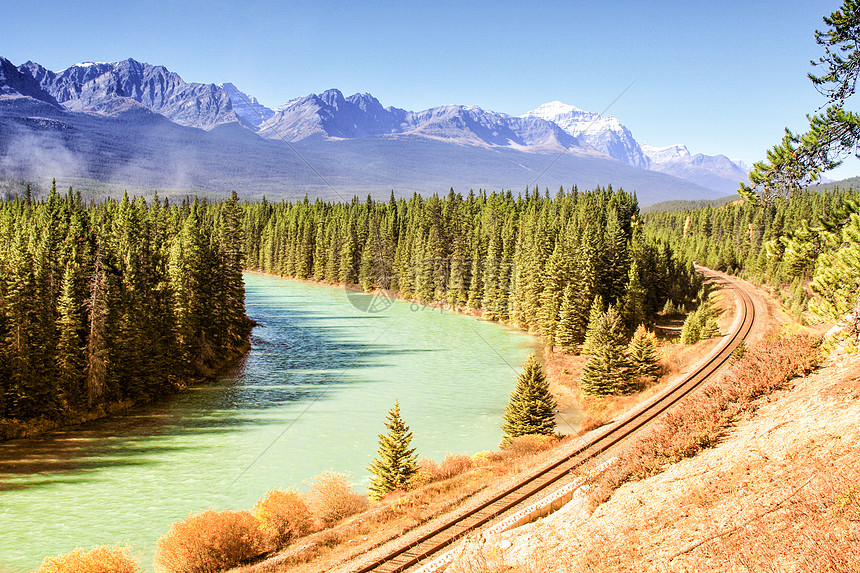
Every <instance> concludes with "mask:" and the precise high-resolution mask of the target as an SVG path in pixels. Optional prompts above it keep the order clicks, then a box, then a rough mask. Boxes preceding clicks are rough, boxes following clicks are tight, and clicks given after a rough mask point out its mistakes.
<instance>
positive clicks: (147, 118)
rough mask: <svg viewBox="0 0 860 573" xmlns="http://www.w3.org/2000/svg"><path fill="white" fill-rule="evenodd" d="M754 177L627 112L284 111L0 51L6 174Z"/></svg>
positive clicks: (345, 182)
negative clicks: (662, 135) (627, 121)
mask: <svg viewBox="0 0 860 573" xmlns="http://www.w3.org/2000/svg"><path fill="white" fill-rule="evenodd" d="M747 171H748V169H747V168H746V166H744V165H743V164H740V163H738V162H733V161H731V160H730V159H728V158H727V157H725V156H722V155H718V156H706V155H702V154H697V155H692V154H690V152H689V151H688V150H687V148H686V147H685V146H683V145H676V146H669V147H652V146H650V145H648V144H647V143H641V144H640V143H639V142H638V141H637V140H636V139H635V138H634V137H633V135H632V134H631V132H630V130H629V129H627V128H626V127H625V126H624V125H623V124H621V123H620V122H619V121H618V120H617V119H616V118H614V117H612V116H601V115H599V114H597V113H594V112H588V111H584V110H581V109H578V108H576V107H574V106H571V105H566V104H563V103H561V102H550V103H547V104H544V105H541V106H540V107H538V108H537V109H535V110H533V111H530V112H528V113H526V114H524V115H522V116H520V117H515V116H511V115H507V114H503V113H498V112H494V111H489V110H484V109H482V108H480V107H476V106H465V105H446V106H440V107H434V108H431V109H427V110H423V111H417V112H415V111H408V110H405V109H400V108H396V107H383V106H382V104H381V103H380V102H379V100H377V99H376V98H375V97H373V96H372V95H370V94H367V93H365V94H354V95H351V96H348V97H345V96H344V95H343V94H342V93H341V92H340V91H338V90H336V89H330V90H327V91H324V92H322V93H319V94H310V95H307V96H304V97H299V98H295V99H292V100H289V101H287V102H286V103H285V104H283V105H282V106H280V107H278V108H276V109H270V108H268V107H266V106H264V105H262V104H261V103H260V102H259V101H257V99H256V98H254V97H252V96H250V95H248V94H246V93H244V92H242V91H240V90H239V89H238V88H237V87H236V86H234V85H233V84H231V83H224V84H218V85H216V84H201V83H187V82H185V81H184V80H183V79H182V78H181V77H180V76H179V75H178V74H176V73H174V72H171V71H169V70H168V69H166V68H165V67H164V66H153V65H150V64H146V63H141V62H138V61H135V60H133V59H128V60H124V61H121V62H114V63H94V62H86V63H81V64H76V65H74V66H72V67H70V68H67V69H65V70H62V71H60V72H54V71H51V70H48V69H46V68H45V67H43V66H41V65H39V64H37V63H34V62H26V63H25V64H22V65H20V66H15V65H14V64H12V63H11V62H10V61H9V60H7V59H5V58H2V57H0V175H4V176H6V177H18V178H23V179H42V180H43V179H45V178H47V179H48V180H49V179H50V178H51V177H57V178H63V177H65V178H70V179H75V180H76V181H78V182H80V181H84V182H86V181H96V182H102V183H105V184H108V185H114V186H116V185H119V186H122V185H125V186H131V187H138V188H162V189H167V190H171V189H173V190H185V191H187V190H190V189H193V190H199V191H203V192H212V193H216V194H217V193H224V192H229V190H230V189H233V188H235V189H237V190H240V191H241V192H242V193H244V194H246V195H258V194H263V193H265V194H267V195H269V196H278V195H299V194H300V195H303V194H304V193H308V194H311V195H316V196H326V197H331V198H338V197H340V198H345V197H348V196H352V195H353V194H354V193H360V194H366V193H368V192H369V193H373V194H381V193H385V194H387V193H388V192H389V191H391V190H394V191H395V193H396V194H398V195H407V194H408V195H411V194H412V193H413V192H416V191H417V192H423V193H432V192H445V191H447V189H448V188H449V187H454V188H455V189H456V190H459V191H464V192H465V191H468V190H469V189H478V188H483V189H487V190H494V189H496V190H498V189H500V188H504V189H509V188H512V189H515V190H517V191H519V190H521V189H523V188H525V187H526V186H532V187H533V186H535V185H538V186H540V187H548V188H553V189H555V188H558V186H559V185H563V186H564V187H566V188H569V187H570V186H571V185H574V184H575V185H578V186H579V187H582V188H593V187H594V186H596V185H608V184H612V185H613V186H616V187H619V186H620V187H624V188H625V189H627V190H630V191H636V192H637V194H638V196H639V198H640V202H642V203H643V204H648V203H653V202H657V201H663V200H667V199H673V198H679V197H681V196H683V197H685V198H715V197H719V196H724V195H727V194H731V193H733V192H734V191H735V190H736V189H737V186H738V182H739V181H742V180H744V179H745V178H746V175H747ZM78 186H80V184H79V185H78Z"/></svg>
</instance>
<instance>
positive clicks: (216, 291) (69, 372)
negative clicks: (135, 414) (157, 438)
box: [0, 188, 251, 422]
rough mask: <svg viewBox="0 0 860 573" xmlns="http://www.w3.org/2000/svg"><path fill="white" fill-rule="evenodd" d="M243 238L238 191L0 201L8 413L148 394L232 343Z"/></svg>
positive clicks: (57, 410) (240, 314) (198, 370)
mask: <svg viewBox="0 0 860 573" xmlns="http://www.w3.org/2000/svg"><path fill="white" fill-rule="evenodd" d="M242 245H243V242H242V229H241V207H240V206H239V204H238V203H237V201H236V200H235V197H234V198H233V199H231V200H229V201H224V202H221V203H218V204H207V203H205V202H202V203H200V202H198V201H196V200H195V201H194V202H193V203H191V202H183V203H182V204H181V205H170V204H168V203H167V202H164V203H162V202H160V201H158V199H157V198H156V200H155V201H154V202H153V203H152V204H147V202H146V201H144V200H143V199H134V200H131V199H129V198H128V196H125V197H123V199H122V200H121V201H115V200H109V201H106V202H103V203H99V204H94V205H91V206H85V205H84V203H83V202H82V200H81V197H80V195H78V194H76V193H74V192H73V191H72V190H71V189H69V192H68V194H66V195H64V196H61V195H60V194H59V193H57V191H56V189H55V188H52V189H51V191H50V193H49V195H48V197H47V198H46V199H44V200H42V201H39V202H35V201H32V200H31V199H30V197H29V193H28V194H27V195H26V196H25V197H23V198H21V197H16V198H14V199H8V200H6V201H4V202H2V203H0V276H2V277H3V279H2V281H0V340H2V345H0V421H2V420H3V419H6V420H9V419H16V420H18V421H19V422H22V421H23V422H26V421H28V420H34V419H40V418H41V419H51V418H59V419H62V418H63V417H64V416H69V415H70V414H74V413H76V412H77V413H83V412H97V411H99V410H101V411H104V410H105V409H107V408H109V407H110V406H111V405H113V404H117V403H138V402H146V401H150V400H152V399H153V398H156V397H159V396H162V395H164V394H166V393H169V392H171V391H174V390H176V389H177V388H180V387H182V386H183V385H184V384H185V383H186V382H187V381H188V380H189V379H192V378H195V377H200V376H203V375H206V374H208V373H210V372H211V370H212V369H213V368H215V367H217V366H219V365H220V364H222V363H223V362H224V361H225V360H227V359H229V358H230V357H235V356H237V355H238V354H239V353H241V352H242V351H243V350H244V349H245V347H246V344H247V342H246V341H247V338H248V335H249V333H250V326H251V325H250V322H249V320H248V319H247V317H246V316H245V307H244V298H245V292H244V283H243V281H242V274H241V273H242V265H243V250H242Z"/></svg>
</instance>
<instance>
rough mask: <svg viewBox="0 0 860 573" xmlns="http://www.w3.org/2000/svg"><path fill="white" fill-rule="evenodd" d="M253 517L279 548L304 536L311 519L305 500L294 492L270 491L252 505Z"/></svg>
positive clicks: (309, 528)
mask: <svg viewBox="0 0 860 573" xmlns="http://www.w3.org/2000/svg"><path fill="white" fill-rule="evenodd" d="M252 513H253V515H254V517H255V518H256V519H257V521H259V522H260V528H261V529H262V530H263V531H264V532H265V533H267V534H269V535H270V536H271V537H272V539H274V541H275V543H276V544H277V545H278V546H279V547H284V546H286V545H287V544H288V543H289V542H290V541H291V540H292V539H295V538H296V537H301V536H302V535H306V534H307V533H308V532H310V530H311V526H312V524H313V519H312V517H311V512H310V510H309V509H308V506H307V504H306V503H305V500H304V499H303V498H302V496H301V495H300V494H299V493H298V492H297V491H295V490H287V491H283V490H277V489H276V490H272V491H270V492H268V493H267V494H266V495H265V496H264V497H263V499H261V500H260V501H258V502H257V503H256V505H254V510H253V512H252Z"/></svg>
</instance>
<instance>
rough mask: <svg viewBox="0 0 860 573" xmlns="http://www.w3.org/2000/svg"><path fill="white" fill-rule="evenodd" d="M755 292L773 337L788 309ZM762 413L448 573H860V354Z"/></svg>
mask: <svg viewBox="0 0 860 573" xmlns="http://www.w3.org/2000/svg"><path fill="white" fill-rule="evenodd" d="M758 294H759V296H758V297H756V298H758V299H759V300H758V301H757V304H758V305H760V311H761V312H762V313H764V312H766V311H770V315H771V316H772V317H773V319H772V321H771V322H770V323H769V324H766V326H768V329H770V330H773V327H775V326H776V325H777V324H778V323H779V318H780V312H781V311H780V310H779V308H778V305H776V303H774V302H773V301H772V300H768V299H766V297H764V296H762V293H761V291H758ZM788 328H796V327H788ZM766 336H767V332H763V331H759V333H758V334H757V336H756V339H757V340H758V341H763V340H766ZM756 406H757V408H755V409H754V410H751V411H752V412H753V413H751V414H747V415H744V416H742V417H741V418H740V419H738V420H736V421H735V422H734V424H733V425H732V426H731V427H730V428H729V429H728V431H727V432H725V434H724V435H723V437H722V438H721V439H720V441H719V443H718V444H717V445H716V446H715V447H712V448H709V449H705V450H704V451H702V452H700V453H699V454H698V455H697V456H695V457H693V458H689V459H685V460H683V461H680V462H678V463H675V464H672V465H670V466H668V467H667V468H666V469H665V470H664V471H663V472H662V473H659V474H657V475H655V476H652V477H650V478H647V479H644V480H642V481H637V482H632V483H627V484H625V485H623V486H621V487H620V488H619V489H618V490H616V491H615V492H614V493H613V494H612V496H611V497H610V498H609V499H608V500H607V501H605V502H604V503H602V504H600V505H599V506H597V507H595V506H594V501H592V500H591V499H590V498H589V496H588V495H581V496H578V497H576V498H575V499H574V501H572V502H571V503H570V504H568V505H567V506H566V507H565V508H563V509H562V510H561V511H559V512H557V513H555V514H553V515H551V516H550V517H548V518H546V519H544V520H540V521H538V522H536V523H534V524H530V525H527V526H523V527H521V528H518V529H516V530H512V531H509V532H506V533H504V534H500V535H498V536H493V537H477V538H474V539H473V540H472V541H471V542H470V543H469V544H467V545H466V546H464V548H463V551H462V553H461V556H460V558H459V559H458V561H456V562H455V563H454V565H452V566H451V567H449V568H448V569H447V571H449V572H451V573H454V572H457V571H467V570H468V571H471V572H475V573H480V572H482V571H485V572H490V571H493V572H495V571H499V572H500V571H522V572H533V571H535V572H536V571H541V572H543V571H565V572H572V571H588V572H594V571H597V572H599V571H655V572H657V571H659V572H664V571H678V572H682V571H684V572H686V571H727V572H728V571H846V572H849V571H850V572H857V571H860V569H858V563H860V447H858V443H860V423H858V420H860V356H857V355H846V354H844V353H840V352H835V353H834V354H833V355H831V356H830V357H829V358H827V359H826V360H825V361H824V363H823V365H822V367H821V368H820V369H819V370H818V371H816V372H815V373H813V374H812V375H810V376H808V377H805V378H797V379H795V380H793V381H791V383H790V384H789V385H788V387H786V388H785V389H783V390H778V391H777V392H776V393H774V394H771V395H769V396H765V397H762V398H759V403H758V404H756Z"/></svg>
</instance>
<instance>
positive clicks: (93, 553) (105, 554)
mask: <svg viewBox="0 0 860 573" xmlns="http://www.w3.org/2000/svg"><path fill="white" fill-rule="evenodd" d="M139 572H140V568H139V567H138V565H137V561H136V560H135V559H134V558H132V556H131V548H130V547H120V545H119V544H117V545H114V546H107V545H103V546H101V547H94V548H93V549H91V550H90V551H83V550H81V549H75V550H74V551H72V552H71V553H67V554H66V555H63V556H61V557H46V558H45V561H43V562H42V566H41V567H39V568H38V569H36V571H35V573H139Z"/></svg>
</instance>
